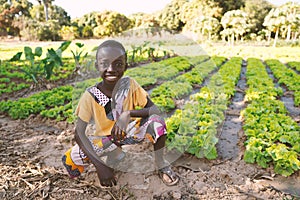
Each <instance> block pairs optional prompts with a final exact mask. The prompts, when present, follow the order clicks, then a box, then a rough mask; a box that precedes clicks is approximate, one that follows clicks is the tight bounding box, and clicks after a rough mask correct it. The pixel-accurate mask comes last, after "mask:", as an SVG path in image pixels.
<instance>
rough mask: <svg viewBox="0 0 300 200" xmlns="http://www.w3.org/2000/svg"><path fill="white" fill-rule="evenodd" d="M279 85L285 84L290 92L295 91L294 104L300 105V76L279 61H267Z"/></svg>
mask: <svg viewBox="0 0 300 200" xmlns="http://www.w3.org/2000/svg"><path fill="white" fill-rule="evenodd" d="M265 62H266V64H267V65H268V66H269V67H270V69H271V70H272V72H273V74H274V76H275V78H277V79H278V83H280V84H284V85H285V86H286V87H287V88H288V89H289V90H291V91H294V104H295V106H299V105H300V81H299V80H300V75H299V74H297V73H296V72H295V71H293V70H291V69H289V68H288V67H286V66H285V65H284V64H282V63H281V62H280V61H279V60H274V59H273V60H266V61H265Z"/></svg>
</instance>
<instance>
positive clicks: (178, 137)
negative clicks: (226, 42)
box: [166, 58, 242, 159]
mask: <svg viewBox="0 0 300 200" xmlns="http://www.w3.org/2000/svg"><path fill="white" fill-rule="evenodd" d="M241 66H242V58H231V59H230V60H229V61H228V62H226V63H225V64H224V65H222V66H221V68H220V70H219V71H218V72H217V73H216V74H214V75H213V76H212V77H211V80H210V82H209V84H208V85H207V86H205V87H203V88H202V89H201V90H200V91H199V92H198V93H196V94H194V95H192V96H191V97H190V101H189V102H187V103H186V104H185V106H184V108H183V109H182V110H176V112H175V114H174V115H172V116H171V117H170V118H168V119H167V121H166V123H167V127H168V147H169V148H171V149H173V148H174V149H177V150H179V151H180V152H184V151H186V152H188V153H191V154H193V155H196V156H197V157H198V158H203V157H205V158H208V159H215V158H216V157H217V150H216V147H215V145H216V143H217V142H218V138H217V137H216V136H217V127H218V125H220V123H221V122H222V121H223V120H224V118H225V117H224V111H225V110H226V109H227V105H228V103H229V102H230V98H231V97H232V95H233V94H234V93H235V85H236V83H237V82H238V79H239V76H240V72H241Z"/></svg>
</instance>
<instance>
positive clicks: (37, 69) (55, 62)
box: [11, 41, 71, 83]
mask: <svg viewBox="0 0 300 200" xmlns="http://www.w3.org/2000/svg"><path fill="white" fill-rule="evenodd" d="M70 44H71V41H66V42H63V43H62V44H61V45H60V47H59V48H58V49H57V50H54V49H53V48H50V49H47V53H46V57H45V58H44V59H41V60H38V58H39V57H41V55H42V54H43V50H42V48H41V47H36V48H35V50H34V52H33V50H32V48H31V47H28V46H25V47H24V54H25V60H26V61H27V63H28V64H27V65H26V64H25V66H24V67H23V68H22V71H23V72H24V73H25V74H26V75H27V76H28V77H30V78H31V79H32V80H33V81H34V82H35V83H38V82H39V81H43V80H44V79H50V78H51V76H52V74H53V70H54V68H55V67H59V66H62V65H63V62H62V52H63V51H65V50H66V49H67V48H68V46H69V45H70ZM22 53H23V52H18V53H17V54H15V55H14V56H13V57H12V58H11V61H20V59H21V56H22Z"/></svg>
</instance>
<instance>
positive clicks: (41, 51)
mask: <svg viewBox="0 0 300 200" xmlns="http://www.w3.org/2000/svg"><path fill="white" fill-rule="evenodd" d="M42 54H43V49H42V47H36V48H35V50H34V55H35V56H37V57H40V56H41V55H42Z"/></svg>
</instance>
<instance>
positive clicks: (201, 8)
mask: <svg viewBox="0 0 300 200" xmlns="http://www.w3.org/2000/svg"><path fill="white" fill-rule="evenodd" d="M182 11H184V12H182V13H181V20H182V21H183V23H185V26H184V30H185V31H192V32H194V33H199V32H201V30H204V29H203V27H202V25H201V23H202V22H201V21H202V20H204V21H206V20H208V21H210V20H211V21H210V22H208V21H206V22H205V23H207V22H208V23H216V21H215V20H213V18H218V17H219V16H220V14H221V8H220V7H218V5H217V4H216V3H214V2H213V1H201V0H192V1H189V2H188V3H186V4H184V5H183V7H182ZM199 20H200V21H199ZM204 21H203V22H204ZM210 25H211V26H212V27H214V28H217V27H216V26H214V25H212V24H210ZM215 31H218V28H217V30H214V29H212V30H211V32H215Z"/></svg>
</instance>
